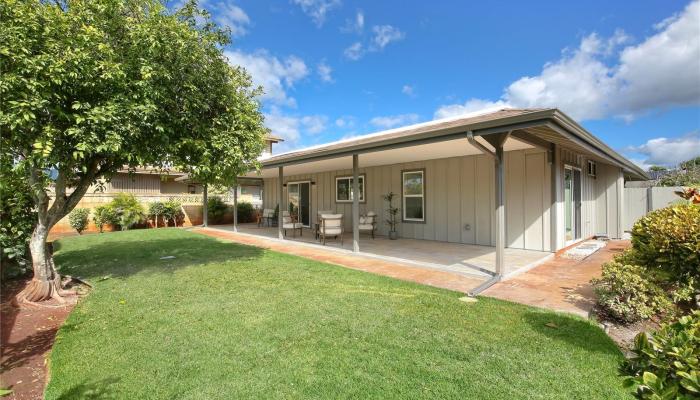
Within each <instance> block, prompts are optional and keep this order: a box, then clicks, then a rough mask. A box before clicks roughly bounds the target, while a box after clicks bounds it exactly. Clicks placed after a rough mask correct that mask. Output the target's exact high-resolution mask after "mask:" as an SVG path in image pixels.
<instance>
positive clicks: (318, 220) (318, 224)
mask: <svg viewBox="0 0 700 400" xmlns="http://www.w3.org/2000/svg"><path fill="white" fill-rule="evenodd" d="M323 214H335V211H333V210H323V211H318V212H317V213H316V223H315V224H314V234H315V235H316V236H315V239H319V238H320V236H319V234H318V231H319V230H320V229H321V215H323Z"/></svg>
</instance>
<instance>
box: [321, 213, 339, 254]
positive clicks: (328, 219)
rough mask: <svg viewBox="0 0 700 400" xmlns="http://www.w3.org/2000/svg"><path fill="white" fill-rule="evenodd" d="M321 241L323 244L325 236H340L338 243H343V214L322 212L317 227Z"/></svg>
mask: <svg viewBox="0 0 700 400" xmlns="http://www.w3.org/2000/svg"><path fill="white" fill-rule="evenodd" d="M318 234H319V237H320V238H321V243H322V244H323V245H324V246H325V244H326V238H327V237H329V236H330V237H333V238H337V237H338V236H340V245H341V246H342V245H343V214H322V215H321V223H320V225H319V228H318Z"/></svg>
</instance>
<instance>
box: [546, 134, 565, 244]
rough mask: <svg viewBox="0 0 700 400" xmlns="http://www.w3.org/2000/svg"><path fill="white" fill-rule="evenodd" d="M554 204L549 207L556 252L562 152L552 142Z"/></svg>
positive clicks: (560, 196) (551, 233) (550, 234)
mask: <svg viewBox="0 0 700 400" xmlns="http://www.w3.org/2000/svg"><path fill="white" fill-rule="evenodd" d="M551 175H552V176H551V178H552V206H551V207H550V209H549V218H550V227H549V230H550V232H549V236H550V240H551V245H550V246H551V251H552V253H556V251H557V250H559V247H560V242H559V238H560V235H559V204H560V201H561V198H562V194H561V188H562V186H561V184H560V182H562V178H561V154H560V152H559V146H557V145H556V144H554V143H552V173H551Z"/></svg>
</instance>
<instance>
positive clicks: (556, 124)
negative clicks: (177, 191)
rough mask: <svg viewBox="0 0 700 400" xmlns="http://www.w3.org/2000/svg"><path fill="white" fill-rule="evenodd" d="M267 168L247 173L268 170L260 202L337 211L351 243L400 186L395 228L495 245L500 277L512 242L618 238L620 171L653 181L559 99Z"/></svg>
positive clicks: (265, 164) (548, 244) (296, 156)
mask: <svg viewBox="0 0 700 400" xmlns="http://www.w3.org/2000/svg"><path fill="white" fill-rule="evenodd" d="M261 166H262V167H261V169H260V170H259V171H256V172H251V173H250V174H248V175H247V176H248V177H257V178H262V181H263V187H264V190H263V196H262V197H263V198H262V202H263V208H269V209H274V208H275V207H276V206H277V205H278V204H283V205H284V206H283V207H281V209H286V207H288V205H289V204H290V203H291V204H293V205H294V207H295V208H298V210H299V212H298V214H299V217H298V219H299V220H300V222H301V223H302V224H303V225H304V226H306V227H309V228H312V227H313V226H314V224H315V223H316V222H317V221H316V220H317V218H318V216H317V212H318V211H319V210H333V212H335V213H342V214H343V215H344V225H345V229H346V231H347V232H352V249H353V251H355V252H359V251H360V247H361V246H360V240H359V231H358V223H359V217H360V216H361V215H364V214H366V213H368V212H370V211H373V212H375V213H377V214H378V216H379V218H378V220H379V223H378V224H377V232H376V233H377V234H378V235H387V233H388V225H387V224H385V223H384V221H385V220H386V219H387V217H388V215H387V208H388V204H387V202H386V201H384V199H383V196H384V195H385V194H387V193H389V192H393V193H395V194H396V196H397V197H396V200H395V201H394V206H395V207H398V208H400V212H399V220H400V221H399V224H398V228H397V230H398V234H399V237H401V238H407V239H420V240H426V241H437V242H450V243H456V244H464V245H481V246H493V248H495V249H494V250H495V253H496V254H495V276H496V277H498V276H501V275H502V274H503V271H504V251H505V249H523V250H535V251H540V252H548V253H552V252H557V251H559V250H561V249H564V248H565V247H567V246H570V245H572V244H574V243H577V242H579V241H581V240H584V239H586V238H590V237H592V236H595V235H605V236H608V237H610V238H620V237H622V234H623V232H622V229H623V228H622V217H623V212H622V207H623V204H624V202H623V188H624V183H625V180H638V179H648V177H647V175H646V173H645V172H644V171H643V170H642V169H641V168H639V167H638V166H637V165H635V164H634V163H633V162H631V161H630V160H628V159H626V158H625V157H623V156H622V155H620V154H619V153H617V152H616V151H614V150H613V149H611V148H610V147H609V146H607V145H606V144H605V143H603V142H602V141H601V140H600V139H598V138H596V137H595V136H594V135H593V134H591V133H590V132H588V131H587V130H586V129H585V128H583V127H582V126H581V125H580V124H578V123H577V122H576V121H574V120H573V119H572V118H570V117H569V116H567V115H566V114H564V113H563V112H561V111H560V110H558V109H552V108H548V109H544V108H541V109H500V110H491V111H488V112H480V113H473V114H469V115H464V116H460V117H457V118H449V119H441V120H435V121H430V122H426V123H420V124H416V125H411V126H406V127H401V128H397V129H390V130H386V131H381V132H377V133H372V134H368V135H364V136H358V137H353V138H351V139H346V140H340V141H337V142H332V143H328V144H325V145H318V146H313V147H309V148H304V149H299V150H295V151H290V152H286V153H281V154H277V155H270V156H267V157H263V158H262V159H261ZM354 193H359V195H357V196H356V195H354ZM281 214H282V213H279V218H280V222H281V220H282V215H281ZM280 225H281V224H280ZM234 229H235V228H234ZM278 236H279V238H280V239H282V238H284V235H283V231H282V228H281V226H280V227H279V228H278ZM368 243H369V242H368Z"/></svg>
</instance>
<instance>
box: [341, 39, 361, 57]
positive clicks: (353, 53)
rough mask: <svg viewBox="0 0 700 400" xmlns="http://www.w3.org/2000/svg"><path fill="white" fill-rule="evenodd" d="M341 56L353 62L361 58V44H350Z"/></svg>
mask: <svg viewBox="0 0 700 400" xmlns="http://www.w3.org/2000/svg"><path fill="white" fill-rule="evenodd" d="M343 54H344V55H345V57H347V58H349V59H351V60H353V61H357V60H359V59H360V58H362V56H363V55H364V54H365V50H364V48H363V47H362V43H360V42H355V43H353V44H351V45H350V47H348V48H346V49H345V51H344V52H343Z"/></svg>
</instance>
